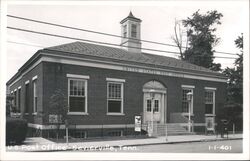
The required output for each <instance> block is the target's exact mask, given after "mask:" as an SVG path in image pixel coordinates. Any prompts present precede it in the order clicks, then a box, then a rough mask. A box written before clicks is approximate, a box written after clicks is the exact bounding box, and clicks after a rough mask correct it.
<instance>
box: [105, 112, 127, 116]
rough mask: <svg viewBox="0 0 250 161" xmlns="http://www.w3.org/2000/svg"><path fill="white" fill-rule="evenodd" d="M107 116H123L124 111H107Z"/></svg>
mask: <svg viewBox="0 0 250 161" xmlns="http://www.w3.org/2000/svg"><path fill="white" fill-rule="evenodd" d="M107 115H108V116H124V115H125V114H124V113H112V112H108V113H107Z"/></svg>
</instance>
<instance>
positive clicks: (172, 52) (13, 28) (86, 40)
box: [7, 26, 179, 55]
mask: <svg viewBox="0 0 250 161" xmlns="http://www.w3.org/2000/svg"><path fill="white" fill-rule="evenodd" d="M7 28H8V29H12V30H19V31H24V32H30V33H35V34H40V35H47V36H54V37H60V38H65V39H71V40H77V41H85V42H91V43H97V44H104V45H111V46H119V47H121V46H122V47H128V46H125V45H118V44H112V43H107V42H101V41H93V40H88V39H81V38H74V37H69V36H62V35H57V34H50V33H45V32H38V31H32V30H26V29H21V28H15V27H9V26H7ZM130 48H135V49H143V50H149V51H157V52H165V53H171V54H178V55H179V53H178V52H174V51H163V50H157V49H151V48H137V47H132V46H131V47H130Z"/></svg>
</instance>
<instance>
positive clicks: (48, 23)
mask: <svg viewBox="0 0 250 161" xmlns="http://www.w3.org/2000/svg"><path fill="white" fill-rule="evenodd" d="M7 17H11V18H16V19H21V20H25V21H31V22H36V23H41V24H46V25H51V26H57V27H62V28H68V29H73V30H78V31H84V32H90V33H95V34H101V35H106V36H113V37H118V38H126V37H123V36H120V35H115V34H109V33H104V32H98V31H93V30H87V29H82V28H76V27H72V26H66V25H61V24H56V23H51V22H45V21H40V20H34V19H30V18H24V17H19V16H14V15H7ZM130 39H131V40H139V41H141V42H147V43H152V44H158V45H166V46H171V47H178V46H177V45H173V44H167V43H161V42H156V41H151V40H143V39H136V38H130ZM182 48H186V47H182ZM214 52H215V53H219V54H227V55H237V54H236V53H229V52H222V51H214Z"/></svg>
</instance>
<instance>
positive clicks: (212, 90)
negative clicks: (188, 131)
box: [205, 87, 216, 115]
mask: <svg viewBox="0 0 250 161" xmlns="http://www.w3.org/2000/svg"><path fill="white" fill-rule="evenodd" d="M205 90H207V91H209V92H213V114H212V115H215V91H216V88H210V87H207V89H206V87H205ZM205 104H206V103H205ZM205 115H206V114H205ZM208 115H211V114H208Z"/></svg>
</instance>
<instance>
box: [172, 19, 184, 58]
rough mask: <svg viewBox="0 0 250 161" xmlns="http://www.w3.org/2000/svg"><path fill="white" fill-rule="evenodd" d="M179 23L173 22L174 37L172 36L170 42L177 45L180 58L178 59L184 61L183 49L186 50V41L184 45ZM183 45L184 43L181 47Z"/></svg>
mask: <svg viewBox="0 0 250 161" xmlns="http://www.w3.org/2000/svg"><path fill="white" fill-rule="evenodd" d="M181 26H182V25H181V23H180V21H177V20H175V25H174V36H172V37H171V38H172V40H173V41H174V43H175V44H176V45H177V47H178V49H179V52H180V56H179V58H180V59H181V60H184V50H185V49H184V48H186V49H187V42H188V41H187V40H186V43H185V42H184V40H183V32H184V31H183V29H182V28H181ZM183 43H185V44H186V45H185V47H184V45H183Z"/></svg>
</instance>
